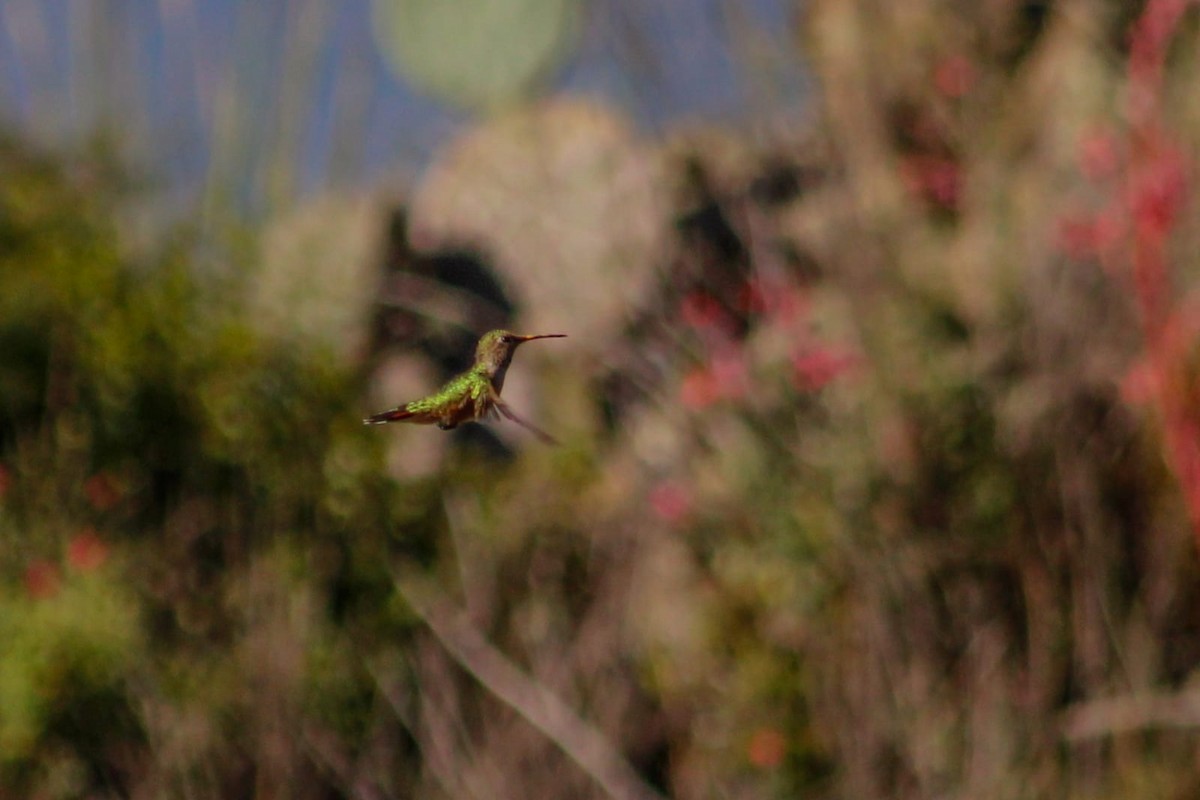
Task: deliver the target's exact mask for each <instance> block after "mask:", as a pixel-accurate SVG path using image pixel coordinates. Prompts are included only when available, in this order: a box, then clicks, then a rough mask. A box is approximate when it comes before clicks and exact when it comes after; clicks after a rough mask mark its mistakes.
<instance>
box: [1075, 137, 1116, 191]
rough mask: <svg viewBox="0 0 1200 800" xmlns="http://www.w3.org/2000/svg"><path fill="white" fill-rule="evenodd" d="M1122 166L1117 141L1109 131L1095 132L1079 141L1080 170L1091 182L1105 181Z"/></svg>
mask: <svg viewBox="0 0 1200 800" xmlns="http://www.w3.org/2000/svg"><path fill="white" fill-rule="evenodd" d="M1120 166H1121V156H1120V154H1119V153H1118V152H1117V140H1116V138H1115V137H1114V136H1113V135H1112V133H1111V132H1109V131H1107V130H1093V131H1091V132H1090V133H1087V134H1085V135H1084V136H1082V137H1080V139H1079V169H1080V171H1081V172H1082V173H1083V174H1084V175H1085V176H1086V177H1087V178H1089V179H1090V180H1093V181H1098V180H1103V179H1104V178H1108V177H1110V176H1112V175H1114V174H1115V173H1116V171H1117V169H1118V168H1119V167H1120Z"/></svg>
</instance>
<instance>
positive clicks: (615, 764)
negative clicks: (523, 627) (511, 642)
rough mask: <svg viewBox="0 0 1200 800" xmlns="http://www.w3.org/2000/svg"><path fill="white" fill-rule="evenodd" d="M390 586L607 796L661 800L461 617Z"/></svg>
mask: <svg viewBox="0 0 1200 800" xmlns="http://www.w3.org/2000/svg"><path fill="white" fill-rule="evenodd" d="M395 583H396V590H397V591H399V592H400V594H401V596H402V597H404V599H405V601H406V602H407V603H408V604H409V606H410V607H411V608H412V610H413V611H414V612H415V613H416V614H417V616H419V617H420V618H421V621H422V622H424V623H425V624H426V625H427V626H428V627H429V630H430V631H432V632H433V635H434V636H436V637H437V639H438V641H439V642H441V644H442V646H443V647H444V648H445V649H446V652H447V653H449V654H450V656H451V657H452V658H454V660H455V661H457V662H458V663H459V664H460V665H461V666H462V667H463V668H464V669H466V670H467V672H469V673H471V675H473V676H474V677H475V679H476V680H478V681H479V682H480V683H481V684H482V685H483V687H484V688H485V689H487V690H488V691H489V692H491V693H492V694H493V695H495V696H496V697H497V698H499V699H500V700H502V701H503V702H504V703H506V704H508V705H509V706H510V707H511V708H512V709H513V710H515V711H516V712H517V713H518V714H520V715H521V716H522V717H524V718H525V719H526V720H528V721H529V722H530V723H531V724H532V725H533V726H534V727H535V728H537V729H538V730H540V731H541V732H542V733H544V734H546V735H547V736H548V737H550V739H551V740H552V741H553V742H554V743H555V744H556V745H558V747H559V748H561V749H562V751H563V752H564V753H566V754H567V756H568V757H570V758H571V760H573V761H574V762H575V763H576V764H578V765H579V767H580V768H581V769H583V771H584V772H586V773H587V774H588V775H589V776H591V778H592V779H593V780H594V781H596V783H597V784H599V786H600V788H601V789H603V790H604V791H605V792H606V793H607V794H608V795H609V796H610V797H613V798H615V799H616V800H664V798H663V796H662V795H661V794H659V793H658V792H657V791H655V790H654V788H653V787H651V786H650V785H649V784H647V783H646V782H645V781H643V780H642V778H641V777H640V776H639V775H638V774H637V772H636V771H635V770H634V769H633V767H632V766H630V765H629V762H628V761H626V760H625V758H624V757H623V756H622V755H621V754H620V752H618V751H617V749H616V748H615V747H613V745H612V743H611V742H610V741H609V740H608V739H607V738H606V737H605V736H604V735H603V734H602V733H600V731H598V730H597V729H596V728H595V727H594V726H592V725H590V724H588V723H587V722H586V721H585V720H584V719H582V718H581V717H580V716H579V715H578V714H576V713H575V712H574V711H573V710H572V709H571V708H570V707H569V706H568V705H567V704H566V703H565V702H563V701H562V700H561V699H560V698H559V697H558V696H557V695H555V694H554V693H553V692H551V691H550V690H548V689H547V688H546V687H545V686H543V685H541V684H539V683H537V682H536V681H534V680H533V679H532V678H530V677H529V676H528V675H526V674H525V673H524V672H523V671H522V670H520V669H519V668H518V667H517V666H515V665H514V664H513V663H512V662H511V661H509V659H508V658H507V657H505V655H504V654H503V653H501V652H500V651H499V650H497V649H496V648H494V647H492V645H491V644H489V643H488V641H487V639H485V638H484V636H483V634H481V633H480V632H479V631H478V630H476V629H475V628H474V627H473V626H472V625H471V624H470V623H469V622H468V621H467V619H466V617H465V615H463V614H462V613H454V612H451V611H449V610H448V609H446V608H445V606H444V604H441V603H432V602H427V601H425V600H424V599H423V598H421V597H418V596H417V593H416V592H414V591H413V590H412V588H411V587H409V586H408V585H407V582H406V581H405V579H404V578H402V577H400V576H397V577H396V579H395Z"/></svg>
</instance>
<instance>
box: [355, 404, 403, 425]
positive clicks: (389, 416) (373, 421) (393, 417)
mask: <svg viewBox="0 0 1200 800" xmlns="http://www.w3.org/2000/svg"><path fill="white" fill-rule="evenodd" d="M412 416H413V412H412V411H409V410H408V406H396V407H395V408H389V409H388V410H387V411H380V412H379V413H378V414H372V415H371V416H369V417H367V418H366V419H364V420H363V425H382V424H384V423H385V422H399V421H401V420H406V419H408V418H409V417H412Z"/></svg>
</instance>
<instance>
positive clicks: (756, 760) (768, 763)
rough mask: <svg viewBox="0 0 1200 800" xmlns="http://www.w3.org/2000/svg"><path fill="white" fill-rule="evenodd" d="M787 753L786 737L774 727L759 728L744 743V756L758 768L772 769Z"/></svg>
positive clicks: (780, 762)
mask: <svg viewBox="0 0 1200 800" xmlns="http://www.w3.org/2000/svg"><path fill="white" fill-rule="evenodd" d="M786 755H787V739H786V738H785V737H784V735H783V734H782V733H781V732H780V731H779V730H778V729H776V728H759V729H758V730H756V731H755V732H754V734H753V735H752V736H751V737H750V741H749V743H748V744H747V745H746V757H747V758H749V759H750V763H751V764H753V765H754V766H756V767H758V768H759V769H774V768H775V767H778V766H779V765H780V764H782V763H783V759H784V756H786Z"/></svg>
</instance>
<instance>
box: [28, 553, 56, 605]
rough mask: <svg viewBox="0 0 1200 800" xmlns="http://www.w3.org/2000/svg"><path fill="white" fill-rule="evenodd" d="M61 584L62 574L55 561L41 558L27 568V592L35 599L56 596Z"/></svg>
mask: <svg viewBox="0 0 1200 800" xmlns="http://www.w3.org/2000/svg"><path fill="white" fill-rule="evenodd" d="M61 586H62V574H61V573H60V571H59V569H58V564H55V563H54V562H53V561H47V560H46V559H44V558H41V559H38V560H37V561H33V562H31V563H30V564H29V566H28V567H26V568H25V593H26V594H28V595H29V596H30V597H32V598H33V599H34V600H46V599H49V598H51V597H54V595H56V594H58V590H59V588H60V587H61Z"/></svg>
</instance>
